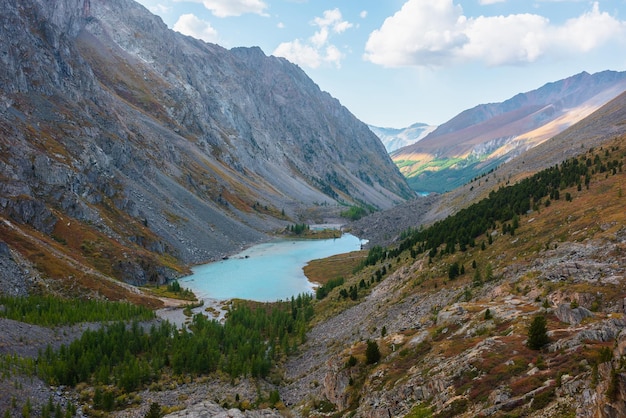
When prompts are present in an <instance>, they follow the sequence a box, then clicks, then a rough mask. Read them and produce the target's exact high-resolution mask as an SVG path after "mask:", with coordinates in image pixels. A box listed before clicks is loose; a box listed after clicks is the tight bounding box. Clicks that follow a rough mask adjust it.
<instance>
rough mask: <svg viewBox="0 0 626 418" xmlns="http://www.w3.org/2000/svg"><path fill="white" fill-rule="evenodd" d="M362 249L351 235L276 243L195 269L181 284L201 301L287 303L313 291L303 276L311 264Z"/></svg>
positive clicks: (263, 245) (358, 241)
mask: <svg viewBox="0 0 626 418" xmlns="http://www.w3.org/2000/svg"><path fill="white" fill-rule="evenodd" d="M360 248H361V241H360V240H359V239H358V238H357V237H355V236H353V235H350V234H344V235H343V236H342V237H341V238H335V239H328V240H297V241H295V240H289V241H285V240H280V241H273V242H269V243H265V244H259V245H255V246H253V247H250V248H248V249H247V250H245V251H243V252H241V253H239V254H237V255H235V256H233V257H231V258H229V259H228V260H222V261H219V262H216V263H209V264H204V265H202V266H198V267H195V268H193V269H192V271H193V274H192V275H191V276H188V277H185V278H183V279H182V280H179V282H180V283H181V286H183V287H187V288H190V289H191V290H193V292H194V293H195V294H196V295H197V296H198V297H199V298H201V299H218V300H225V299H233V298H240V299H249V300H256V301H262V302H268V301H276V300H280V299H282V300H287V299H290V298H291V297H292V296H295V295H298V294H300V293H307V292H312V291H313V286H312V284H311V283H310V282H309V281H308V280H307V278H306V276H305V275H304V273H303V272H302V267H304V266H305V265H306V263H307V262H309V261H310V260H314V259H317V258H325V257H329V256H331V255H335V254H342V253H347V252H350V251H356V250H359V249H360Z"/></svg>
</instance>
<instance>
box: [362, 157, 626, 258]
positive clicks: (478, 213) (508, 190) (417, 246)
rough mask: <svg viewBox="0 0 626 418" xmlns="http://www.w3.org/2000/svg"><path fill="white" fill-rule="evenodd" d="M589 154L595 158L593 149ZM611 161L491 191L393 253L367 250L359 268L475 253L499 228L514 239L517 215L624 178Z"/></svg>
mask: <svg viewBox="0 0 626 418" xmlns="http://www.w3.org/2000/svg"><path fill="white" fill-rule="evenodd" d="M614 150H616V149H614ZM589 153H593V149H591V150H590V151H589ZM609 156H610V154H609V152H608V150H606V152H605V155H604V157H605V158H604V160H603V159H602V158H601V157H600V154H595V156H594V157H593V158H592V157H591V156H587V155H582V156H580V157H578V158H570V159H568V160H566V161H564V162H562V163H561V164H557V165H555V166H553V167H550V168H548V169H545V170H542V171H540V172H538V173H536V174H535V175H533V176H531V177H528V178H526V179H524V180H521V181H520V182H518V183H516V184H514V185H510V186H505V187H500V188H499V189H498V190H492V191H491V192H490V193H489V195H488V197H486V198H484V199H482V200H481V201H479V202H477V203H474V204H472V205H471V206H469V207H467V208H464V209H462V210H460V211H459V212H457V213H456V214H454V215H451V216H449V217H447V218H446V219H443V220H440V221H437V222H436V223H434V224H433V225H432V226H430V227H428V228H420V229H415V228H411V229H407V230H406V231H405V232H403V233H402V234H401V236H400V239H401V242H400V244H399V245H398V246H396V247H394V248H384V247H381V246H375V247H373V248H371V249H370V251H369V253H368V255H367V257H366V259H365V261H364V262H363V265H362V267H364V266H373V265H376V264H377V263H378V262H380V261H383V260H388V259H393V258H396V257H398V256H399V255H400V254H401V253H402V252H404V251H406V250H410V251H411V256H412V257H413V258H415V257H417V255H419V254H422V253H425V252H427V253H428V254H429V257H431V258H432V257H435V256H436V255H437V254H453V253H454V252H455V251H457V250H459V251H462V252H464V251H466V250H467V248H468V247H475V246H476V238H478V237H480V236H481V235H484V234H487V237H488V239H489V241H491V235H490V234H489V232H490V231H494V230H496V229H497V228H498V226H499V225H500V226H501V228H502V232H503V233H508V234H511V235H514V234H515V230H516V229H517V228H518V227H519V217H520V216H521V215H524V214H527V213H529V212H530V211H531V210H539V208H540V205H541V204H543V205H544V206H549V205H550V202H551V200H559V199H560V197H561V196H560V191H561V190H563V189H566V188H570V187H573V186H577V187H578V190H581V189H582V187H583V184H584V185H585V187H586V188H589V185H590V181H591V177H592V175H594V174H596V173H606V175H609V174H613V175H615V174H617V173H618V172H622V170H623V162H620V161H618V160H610V161H609ZM566 200H568V201H571V200H572V196H571V194H570V193H566ZM489 243H490V244H491V242H489ZM482 247H484V243H482Z"/></svg>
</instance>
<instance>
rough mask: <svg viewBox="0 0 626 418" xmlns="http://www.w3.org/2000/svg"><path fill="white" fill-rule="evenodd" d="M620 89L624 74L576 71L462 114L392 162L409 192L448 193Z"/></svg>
mask: <svg viewBox="0 0 626 418" xmlns="http://www.w3.org/2000/svg"><path fill="white" fill-rule="evenodd" d="M624 90H626V73H624V72H621V73H620V72H615V71H609V70H607V71H603V72H599V73H596V74H589V73H586V72H582V73H579V74H576V75H574V76H571V77H569V78H566V79H563V80H559V81H556V82H552V83H547V84H545V85H544V86H542V87H540V88H538V89H536V90H532V91H530V92H527V93H519V94H517V95H515V96H513V97H512V98H510V99H508V100H506V101H504V102H500V103H489V104H481V105H477V106H475V107H473V108H471V109H468V110H465V111H463V112H461V113H460V114H458V115H457V116H455V117H454V118H452V119H451V120H449V121H448V122H446V123H444V124H442V125H440V126H439V127H438V128H437V129H435V130H434V131H433V132H431V133H430V134H429V135H428V136H426V137H425V138H423V139H422V140H420V141H419V142H418V143H416V144H413V145H410V146H407V147H405V148H402V149H400V150H396V151H394V152H393V153H392V158H393V160H394V161H395V162H396V165H398V166H399V167H400V169H401V171H402V172H403V173H404V175H405V176H407V178H408V180H409V183H410V184H411V185H412V187H413V188H414V189H415V190H420V191H424V190H425V191H436V192H444V191H449V190H451V189H452V188H454V187H458V186H461V185H462V184H464V183H466V182H468V181H469V180H471V179H472V178H474V177H476V176H478V175H481V174H483V173H485V172H487V171H489V170H490V169H493V168H495V167H496V166H498V165H500V164H502V162H504V161H507V160H509V159H511V158H513V157H515V156H517V155H519V154H521V153H523V152H524V151H526V150H528V149H530V148H532V147H534V146H536V145H537V144H539V143H541V142H543V141H545V140H547V139H549V138H551V137H552V136H554V135H556V134H558V133H560V132H561V131H563V130H564V129H565V128H567V127H568V126H571V125H572V124H573V123H575V122H577V121H578V120H581V119H582V118H584V117H585V116H588V115H589V114H591V113H592V112H593V111H595V110H596V109H598V108H599V107H600V106H601V105H603V104H604V103H606V102H608V101H609V100H611V99H613V98H614V97H616V96H617V95H619V94H620V93H621V92H623V91H624Z"/></svg>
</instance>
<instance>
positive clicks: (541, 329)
mask: <svg viewBox="0 0 626 418" xmlns="http://www.w3.org/2000/svg"><path fill="white" fill-rule="evenodd" d="M546 324H547V321H546V318H545V316H542V315H538V316H536V317H535V318H534V319H533V322H532V323H531V324H530V327H529V328H528V342H527V343H526V344H527V345H528V348H530V349H532V350H539V349H541V348H542V347H543V346H545V345H546V344H548V343H549V342H550V339H549V338H548V328H547V326H546Z"/></svg>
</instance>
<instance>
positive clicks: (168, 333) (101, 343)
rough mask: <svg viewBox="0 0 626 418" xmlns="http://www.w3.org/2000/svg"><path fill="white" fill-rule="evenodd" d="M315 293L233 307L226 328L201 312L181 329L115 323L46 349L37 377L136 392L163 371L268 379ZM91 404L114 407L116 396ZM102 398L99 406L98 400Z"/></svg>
mask: <svg viewBox="0 0 626 418" xmlns="http://www.w3.org/2000/svg"><path fill="white" fill-rule="evenodd" d="M312 298H313V296H312V295H299V296H298V297H297V298H292V299H291V301H287V302H278V303H273V304H258V305H252V306H250V305H249V304H245V303H243V302H242V303H239V304H236V306H234V307H233V308H232V309H230V310H229V312H228V314H227V319H226V320H225V322H224V324H221V323H219V322H218V321H216V320H211V319H208V318H207V317H205V316H204V315H201V314H197V315H195V316H194V317H193V319H192V322H191V323H190V324H189V326H188V327H183V328H182V329H178V328H177V327H176V326H175V325H173V324H171V323H169V322H167V321H165V322H160V323H158V324H155V323H153V324H152V325H151V326H149V327H148V326H145V325H142V324H141V323H139V322H137V321H135V322H133V323H132V324H127V323H124V322H116V323H113V324H111V325H108V326H106V327H102V328H100V329H97V330H88V331H86V332H85V333H84V334H83V335H82V337H81V338H80V339H77V340H75V341H73V342H72V343H70V344H69V345H63V346H61V347H60V349H59V350H56V351H55V350H53V349H52V348H51V347H48V348H47V349H46V350H45V351H44V352H42V353H40V355H39V357H38V359H37V362H36V363H37V373H38V374H39V376H40V377H42V378H43V379H44V380H45V381H46V382H48V383H49V384H51V385H69V386H74V385H76V384H78V383H80V382H91V383H93V384H94V386H96V388H105V387H108V386H109V385H113V386H115V387H116V388H118V390H121V391H123V392H126V393H128V392H132V391H135V390H139V389H141V388H142V387H145V386H146V385H147V384H149V383H151V382H154V381H157V380H158V379H159V378H160V377H161V376H163V375H164V374H165V373H173V374H174V375H205V374H209V373H212V372H216V371H220V372H223V373H226V374H228V375H230V376H231V377H238V376H252V377H265V376H267V375H268V374H269V372H270V370H271V368H272V366H273V365H274V364H275V363H276V362H277V361H279V360H280V359H281V358H282V356H284V355H288V354H289V353H291V352H292V351H294V350H296V349H297V346H298V344H300V343H302V342H303V341H304V338H305V334H306V330H307V327H308V322H309V321H310V319H311V318H312V316H313V307H312V305H311V301H312ZM98 395H99V396H98V399H94V404H97V405H98V406H99V407H100V409H104V410H110V409H111V408H113V407H115V405H114V403H113V404H112V403H111V399H113V397H112V395H111V392H110V391H107V390H100V391H99V392H98ZM96 401H97V402H96Z"/></svg>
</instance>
